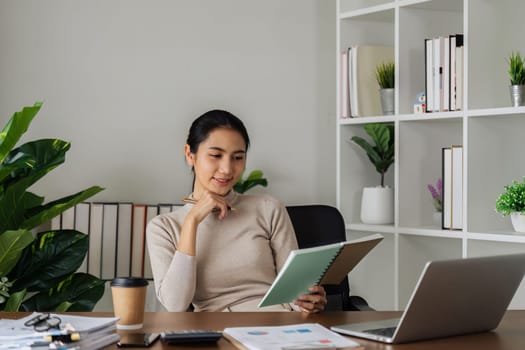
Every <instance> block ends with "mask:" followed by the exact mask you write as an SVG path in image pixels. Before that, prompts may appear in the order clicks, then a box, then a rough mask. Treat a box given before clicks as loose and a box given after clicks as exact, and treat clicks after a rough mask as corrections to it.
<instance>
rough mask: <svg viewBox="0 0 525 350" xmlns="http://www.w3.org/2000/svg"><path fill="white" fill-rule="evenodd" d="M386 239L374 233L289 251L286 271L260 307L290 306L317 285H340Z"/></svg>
mask: <svg viewBox="0 0 525 350" xmlns="http://www.w3.org/2000/svg"><path fill="white" fill-rule="evenodd" d="M382 239H383V236H381V235H380V234H373V235H369V236H366V237H363V238H359V239H355V240H352V241H346V242H339V243H333V244H327V245H323V246H319V247H313V248H306V249H296V250H292V251H291V252H290V255H289V256H288V258H287V259H286V262H285V263H284V266H283V268H282V269H281V271H279V274H278V275H277V277H276V278H275V281H274V282H273V284H272V285H271V287H270V289H268V291H267V292H266V295H265V296H264V297H263V299H262V300H261V302H260V303H259V305H258V306H259V307H263V306H268V305H275V304H283V303H290V302H292V301H294V300H296V299H297V297H298V296H300V295H302V294H306V293H308V288H309V287H311V286H313V285H318V284H339V283H341V281H342V280H343V279H344V278H345V276H346V275H348V273H349V272H350V271H351V270H352V269H353V268H354V267H355V266H356V265H357V264H358V263H359V262H360V261H361V259H363V258H364V257H365V256H366V255H367V254H368V252H369V251H370V250H372V248H374V247H375V246H376V245H377V244H378V243H379V242H380V241H381V240H382Z"/></svg>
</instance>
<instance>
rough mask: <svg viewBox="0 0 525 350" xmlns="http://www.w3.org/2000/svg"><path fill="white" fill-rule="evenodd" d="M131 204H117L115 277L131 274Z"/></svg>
mask: <svg viewBox="0 0 525 350" xmlns="http://www.w3.org/2000/svg"><path fill="white" fill-rule="evenodd" d="M132 218H133V203H118V224H117V267H116V276H117V277H125V276H130V273H131V230H132V228H131V224H132Z"/></svg>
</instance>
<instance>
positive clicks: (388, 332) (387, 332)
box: [365, 327, 397, 338]
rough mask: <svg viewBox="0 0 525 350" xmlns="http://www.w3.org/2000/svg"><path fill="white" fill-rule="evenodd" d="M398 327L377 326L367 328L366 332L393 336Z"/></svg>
mask: <svg viewBox="0 0 525 350" xmlns="http://www.w3.org/2000/svg"><path fill="white" fill-rule="evenodd" d="M396 328H397V327H385V328H377V329H367V330H366V331H365V332H366V333H370V334H375V335H382V336H385V337H389V338H391V337H393V336H394V332H395V331H396Z"/></svg>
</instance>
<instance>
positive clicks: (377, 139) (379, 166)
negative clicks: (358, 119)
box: [351, 123, 395, 186]
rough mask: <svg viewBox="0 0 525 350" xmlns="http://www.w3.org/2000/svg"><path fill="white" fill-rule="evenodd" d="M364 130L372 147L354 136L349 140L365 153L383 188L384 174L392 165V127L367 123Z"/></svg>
mask: <svg viewBox="0 0 525 350" xmlns="http://www.w3.org/2000/svg"><path fill="white" fill-rule="evenodd" d="M364 129H365V132H366V133H367V134H368V136H370V138H371V140H372V141H373V143H374V145H372V144H371V143H369V142H368V141H367V140H365V139H364V138H362V137H359V136H354V137H352V138H351V140H352V141H353V142H355V143H356V144H357V145H359V146H360V147H361V148H362V149H363V150H364V151H365V152H366V154H367V156H368V159H370V162H371V163H372V164H373V165H374V167H375V169H376V171H377V172H378V173H379V174H380V175H381V186H383V185H384V174H385V173H386V172H387V170H388V168H389V167H390V165H392V164H393V163H394V151H395V144H394V138H395V136H394V131H395V130H394V126H393V125H392V124H384V123H369V124H365V125H364Z"/></svg>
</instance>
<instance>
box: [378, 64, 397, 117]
mask: <svg viewBox="0 0 525 350" xmlns="http://www.w3.org/2000/svg"><path fill="white" fill-rule="evenodd" d="M376 80H377V83H378V84H379V94H380V96H381V108H382V109H383V114H385V115H391V114H394V109H395V103H394V95H395V93H394V91H395V90H394V84H395V65H394V62H386V63H381V64H379V65H378V66H377V67H376Z"/></svg>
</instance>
